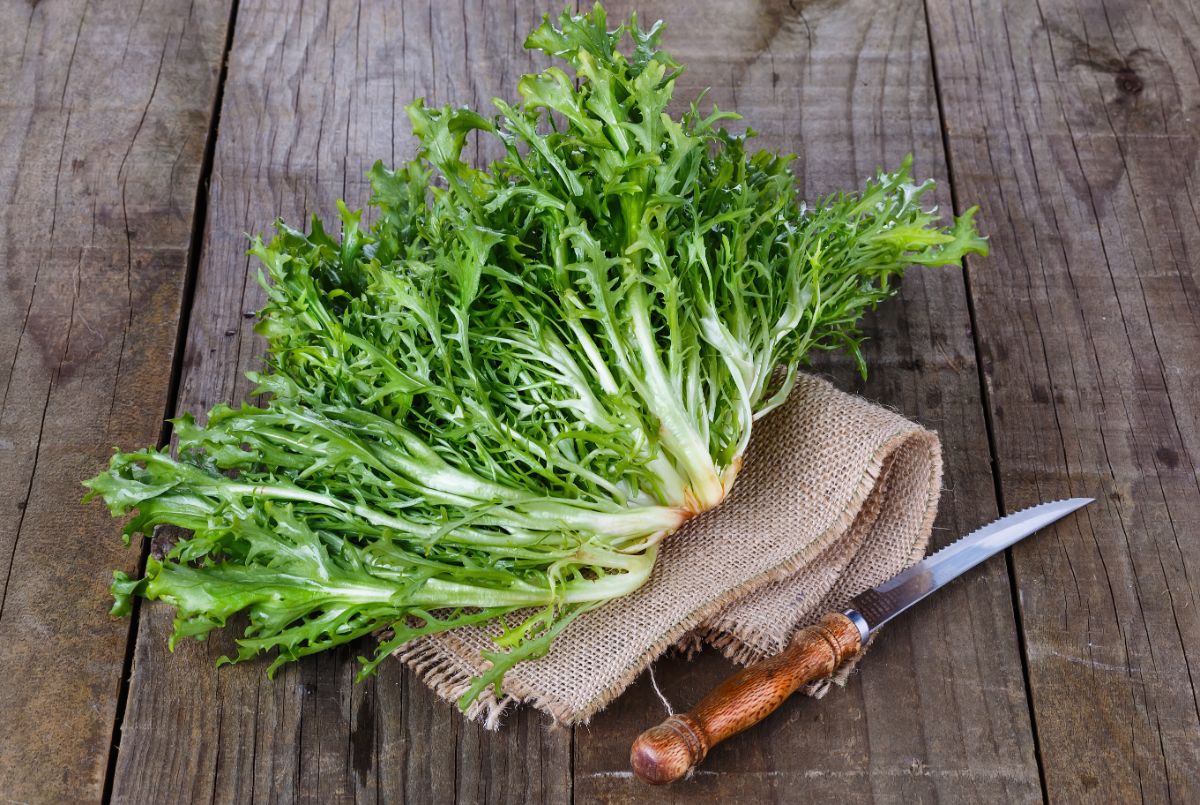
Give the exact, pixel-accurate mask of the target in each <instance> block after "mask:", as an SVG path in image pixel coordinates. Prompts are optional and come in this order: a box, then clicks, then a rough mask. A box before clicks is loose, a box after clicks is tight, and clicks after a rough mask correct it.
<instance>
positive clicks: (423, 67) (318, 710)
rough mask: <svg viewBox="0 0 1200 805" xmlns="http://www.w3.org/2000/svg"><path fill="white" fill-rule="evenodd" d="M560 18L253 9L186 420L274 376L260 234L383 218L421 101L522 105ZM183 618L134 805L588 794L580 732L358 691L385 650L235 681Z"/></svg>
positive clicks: (147, 720)
mask: <svg viewBox="0 0 1200 805" xmlns="http://www.w3.org/2000/svg"><path fill="white" fill-rule="evenodd" d="M555 5H557V4H555ZM540 16H541V11H540V10H536V9H534V8H532V7H531V6H529V5H527V4H522V5H521V6H519V7H515V6H514V5H513V4H511V3H484V2H465V3H427V2H405V3H399V4H391V3H382V2H378V3H367V2H363V3H354V2H333V3H331V4H325V3H302V4H292V3H285V2H242V3H241V4H240V5H239V9H238V16H237V26H236V31H235V35H234V40H233V45H232V49H231V52H230V57H229V68H228V79H227V82H226V85H225V90H224V102H223V105H222V110H221V118H220V132H219V138H218V141H217V148H216V156H215V161H214V168H213V175H212V183H211V193H210V197H209V214H208V221H207V231H206V232H205V233H204V247H203V252H202V258H201V264H200V270H199V275H198V277H197V284H196V293H195V299H194V302H193V306H192V315H191V326H190V328H189V331H188V334H187V347H186V351H185V355H184V371H183V377H182V382H181V389H180V396H179V406H178V407H179V410H181V411H183V410H190V411H199V412H202V411H205V410H207V409H208V408H210V407H211V406H212V405H214V404H216V403H218V402H222V401H233V400H240V399H242V398H244V397H245V395H246V394H248V393H249V391H250V384H249V383H248V382H247V381H246V380H245V379H244V377H243V373H244V372H245V371H247V370H248V369H253V368H256V367H258V366H259V365H260V363H259V361H260V356H261V354H262V352H263V348H264V344H263V342H262V341H261V340H260V339H259V338H258V337H257V336H255V335H254V333H253V329H252V328H253V325H254V319H253V314H254V311H256V310H257V309H258V308H259V307H260V306H261V303H262V292H261V290H260V289H259V288H258V286H257V285H256V283H255V282H254V279H253V268H252V266H251V263H250V261H249V259H248V258H247V256H246V254H245V251H246V247H247V242H246V239H245V234H244V233H246V232H261V231H265V230H267V229H268V228H269V227H270V225H271V222H272V221H273V220H274V219H275V218H276V217H282V218H284V219H285V220H287V221H289V222H290V223H292V224H295V225H306V223H307V217H308V216H309V215H311V214H312V213H318V214H320V215H321V216H322V217H324V218H325V220H327V221H328V220H330V219H334V220H336V215H337V213H336V208H335V206H334V203H335V200H336V199H338V198H345V199H346V200H347V202H348V203H349V204H350V205H351V206H358V205H362V204H364V203H365V202H366V199H367V195H368V191H369V188H368V185H367V183H366V180H365V178H364V174H365V172H366V171H367V169H368V168H369V167H370V166H371V164H372V163H373V162H374V161H375V160H376V159H383V160H385V161H387V162H393V163H394V162H395V161H396V160H399V159H404V158H407V157H409V156H411V154H412V153H413V151H414V150H415V141H414V140H413V139H412V138H411V137H410V135H409V131H410V129H409V124H408V119H407V117H406V115H405V112H404V109H403V106H404V104H406V103H408V102H409V101H410V100H412V99H414V98H416V97H419V96H425V97H426V98H427V99H428V100H429V102H430V103H431V104H432V103H437V104H441V103H451V104H471V105H474V106H477V107H483V106H485V105H486V104H487V103H488V101H489V99H490V97H491V96H492V95H497V94H504V95H506V96H511V95H512V94H513V93H514V92H515V86H516V81H517V78H518V77H519V75H520V74H521V73H522V72H527V71H528V70H529V68H530V64H531V62H530V61H529V57H528V56H527V55H526V54H525V53H524V51H523V50H522V48H521V42H522V41H523V39H524V37H525V35H526V33H528V31H529V30H530V29H531V28H532V27H533V26H534V25H535V24H536V22H537V21H538V20H539V19H540ZM473 147H474V146H473ZM475 153H477V152H475ZM483 156H485V157H486V156H496V154H495V153H492V154H484V155H483ZM170 620H171V614H170V610H169V608H167V607H164V606H157V605H148V606H146V607H145V608H144V609H143V617H142V619H141V629H140V631H139V634H138V638H137V645H136V654H135V659H134V668H133V679H132V682H131V685H130V692H129V707H128V711H127V715H126V718H125V724H124V731H123V737H122V743H121V749H120V753H119V755H118V763H117V769H116V777H115V782H114V788H113V794H114V799H115V800H117V801H122V802H168V801H193V800H206V801H208V800H212V801H219V802H233V801H243V800H247V801H248V800H267V801H277V800H284V801H311V802H322V803H326V802H349V801H413V802H449V801H454V800H459V801H467V802H501V801H514V802H536V801H550V802H561V801H563V800H564V799H566V798H568V797H569V791H570V745H571V734H570V732H569V731H558V732H548V731H546V729H545V725H544V723H543V721H542V719H541V718H539V717H537V716H535V715H532V714H530V713H523V714H520V715H518V716H516V717H514V718H512V719H510V723H509V724H508V725H507V726H506V728H505V730H504V732H502V733H499V734H490V733H485V732H484V731H483V730H482V729H481V728H478V727H475V726H473V725H469V724H467V723H465V722H464V721H463V719H462V717H461V716H460V715H459V714H458V712H457V711H456V710H455V709H454V708H453V706H452V705H448V704H446V703H444V702H442V701H440V700H438V699H436V698H435V697H434V696H433V694H432V693H430V692H429V691H428V690H427V689H426V688H425V687H424V686H423V685H421V684H420V683H419V682H418V681H416V679H415V678H414V677H413V676H411V675H410V674H408V673H406V672H404V671H403V669H401V668H400V667H399V663H385V664H384V667H383V669H382V671H381V673H380V674H379V676H378V677H377V678H375V679H373V680H370V681H368V682H366V683H363V684H359V685H355V684H354V683H353V681H352V679H353V675H354V673H355V671H356V670H357V667H358V663H357V662H356V660H355V657H356V656H357V655H358V654H360V653H366V652H369V651H370V650H371V646H370V645H369V644H367V643H364V644H362V645H361V646H355V647H352V648H351V649H346V650H341V651H337V652H333V653H327V654H322V655H318V656H315V657H311V658H309V659H307V660H306V661H304V662H301V663H296V664H293V665H291V666H288V667H286V668H285V669H282V670H281V671H280V673H279V674H278V675H277V676H276V679H275V681H274V682H271V681H269V680H267V679H266V677H265V674H264V670H265V665H264V664H262V663H257V664H254V663H251V664H245V665H240V666H235V667H226V668H222V669H221V670H220V671H218V670H216V669H215V668H214V664H215V661H216V659H217V658H218V657H220V656H221V655H222V654H225V653H228V652H230V650H231V647H232V636H231V635H220V636H214V637H213V638H211V639H210V641H209V642H208V643H195V642H191V641H188V642H186V643H184V644H181V645H180V646H179V648H178V649H177V650H176V652H175V654H174V655H170V654H169V653H168V652H167V649H166V637H167V634H168V633H169V631H170ZM165 725H171V726H170V728H167V727H165Z"/></svg>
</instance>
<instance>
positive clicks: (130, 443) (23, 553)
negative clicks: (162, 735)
mask: <svg viewBox="0 0 1200 805" xmlns="http://www.w3.org/2000/svg"><path fill="white" fill-rule="evenodd" d="M227 23H228V9H227V8H226V7H225V4H224V3H203V4H196V5H190V4H189V3H187V2H176V1H175V0H168V2H162V3H156V4H147V5H145V6H144V7H141V8H139V7H137V6H136V4H127V3H112V4H104V5H100V4H89V3H87V2H68V1H67V0H63V1H61V2H49V3H41V4H39V3H36V2H35V3H29V4H25V3H20V4H18V3H5V4H3V6H2V7H0V87H2V88H0V190H2V192H3V209H2V210H0V680H3V681H0V799H2V800H4V801H6V802H18V801H45V802H71V801H90V800H97V799H99V798H100V797H101V795H102V792H103V789H104V783H105V773H106V769H107V764H108V758H109V754H110V748H111V740H112V737H113V730H114V715H115V713H116V710H117V706H116V705H117V701H118V697H119V689H120V678H121V672H122V668H123V665H124V661H125V656H126V644H127V640H128V638H129V631H130V630H129V623H128V621H121V620H117V619H114V618H111V617H109V615H108V614H107V612H106V609H107V605H106V602H107V600H108V594H107V588H108V584H109V582H110V581H111V570H112V568H118V567H119V568H124V569H126V570H133V568H134V565H135V564H136V562H137V559H138V552H137V551H136V550H125V549H123V548H122V546H121V543H120V540H119V538H118V537H117V533H116V529H114V527H113V522H112V520H111V519H110V518H109V516H108V513H107V512H106V511H105V510H104V508H103V506H100V505H93V506H90V507H86V508H85V507H82V506H81V505H80V504H79V499H80V497H81V496H82V491H83V490H82V487H80V485H79V482H80V481H81V480H83V479H84V478H87V477H89V476H91V475H94V474H95V473H96V472H97V471H98V470H99V469H100V468H101V467H103V465H104V463H105V462H106V460H107V457H108V455H110V454H111V451H112V447H113V445H118V444H119V445H123V446H124V447H126V448H130V447H134V446H137V445H142V444H146V443H153V442H155V440H157V439H158V438H159V435H160V433H161V430H162V418H163V413H164V411H165V410H166V406H167V397H168V386H169V381H170V374H171V373H170V367H171V363H172V358H173V354H174V351H175V345H176V331H177V322H178V320H179V313H180V309H181V303H182V297H183V290H184V286H185V277H186V274H187V264H188V251H189V244H190V242H191V235H192V223H193V210H194V207H195V205H196V201H197V191H198V186H199V182H200V175H201V163H202V161H203V155H204V149H205V143H206V142H207V141H208V134H209V120H210V116H211V114H212V109H213V102H214V97H215V93H216V89H217V74H218V65H219V64H220V60H221V57H222V53H223V49H224V42H225V32H226V25H227Z"/></svg>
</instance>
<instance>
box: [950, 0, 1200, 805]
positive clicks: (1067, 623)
mask: <svg viewBox="0 0 1200 805" xmlns="http://www.w3.org/2000/svg"><path fill="white" fill-rule="evenodd" d="M1198 11H1200V8H1198V7H1197V4H1196V3H1194V2H1191V3H1166V2H1159V0H1151V2H1126V1H1125V0H1084V1H1083V2H1078V3H1075V2H1072V3H1067V2H1059V1H1058V0H1043V1H1042V2H1026V1H1025V0H1016V2H1011V3H984V2H971V3H951V2H933V3H930V18H931V27H932V32H933V40H934V51H935V54H936V60H937V72H938V76H939V80H940V86H941V90H942V101H943V104H944V109H945V115H946V128H947V131H948V133H949V146H950V152H951V157H952V160H951V162H952V165H953V168H954V181H955V186H956V189H957V191H958V193H959V194H960V195H961V197H962V198H967V199H978V200H980V201H981V202H982V203H983V205H984V209H985V212H986V215H987V220H988V221H989V222H990V224H991V231H992V234H993V241H992V243H993V256H992V258H991V260H990V261H989V262H988V263H987V264H986V265H982V266H976V265H972V267H971V288H972V294H973V298H974V306H975V310H976V312H977V324H978V332H979V337H980V342H981V349H982V353H981V354H982V355H983V358H984V369H985V373H986V380H987V388H988V395H989V398H990V409H991V415H992V419H993V422H994V434H995V442H996V447H997V456H998V466H999V474H1000V480H1001V483H1002V488H1003V496H1004V502H1005V504H1006V507H1007V508H1010V509H1017V508H1020V507H1023V506H1026V505H1029V504H1031V503H1034V502H1037V501H1039V500H1045V499H1049V498H1055V497H1060V496H1065V495H1068V494H1070V495H1089V496H1094V497H1096V498H1097V502H1096V504H1094V505H1093V506H1091V507H1089V508H1088V509H1087V510H1086V512H1084V514H1083V516H1081V517H1077V518H1075V519H1073V520H1072V521H1070V522H1068V523H1064V524H1063V525H1062V526H1060V527H1059V528H1056V529H1055V533H1053V534H1047V535H1044V536H1043V537H1042V538H1040V539H1036V540H1030V541H1028V542H1027V543H1022V545H1020V546H1018V548H1017V550H1015V551H1014V568H1015V573H1016V583H1017V586H1018V589H1019V593H1020V601H1021V616H1022V622H1023V624H1024V640H1025V644H1026V652H1027V654H1028V657H1029V676H1030V682H1031V691H1032V701H1033V705H1034V714H1035V721H1036V724H1037V732H1038V738H1039V743H1040V747H1041V755H1042V758H1043V761H1044V765H1045V777H1046V789H1047V792H1048V794H1049V797H1050V798H1051V799H1052V800H1058V801H1064V802H1083V801H1092V802H1118V801H1120V802H1129V801H1134V800H1139V799H1140V800H1148V801H1153V802H1167V801H1179V802H1196V801H1200V706H1198V704H1197V702H1198V698H1197V697H1198V691H1197V681H1198V680H1200V677H1197V670H1198V669H1200V609H1198V607H1197V606H1196V604H1197V593H1198V592H1200V542H1197V540H1196V539H1195V529H1196V526H1197V524H1198V523H1200V496H1198V495H1197V474H1196V468H1197V464H1198V462H1200V422H1198V420H1197V418H1198V417H1200V387H1198V386H1197V381H1196V378H1197V377H1200V351H1198V350H1197V348H1196V346H1197V344H1200V325H1198V320H1197V314H1198V312H1200V294H1198V291H1197V286H1196V265H1197V261H1198V256H1200V219H1198V217H1197V213H1196V206H1195V204H1196V202H1195V196H1196V192H1197V188H1198V181H1200V173H1198V163H1197V154H1198V153H1200V137H1198V136H1197V133H1196V125H1195V115H1196V109H1197V108H1198V106H1200V68H1198V66H1197V59H1196V43H1197V42H1200V15H1198Z"/></svg>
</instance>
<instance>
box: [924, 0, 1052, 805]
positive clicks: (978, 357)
mask: <svg viewBox="0 0 1200 805" xmlns="http://www.w3.org/2000/svg"><path fill="white" fill-rule="evenodd" d="M921 9H922V11H923V12H924V14H925V36H926V38H927V40H928V43H929V69H930V77H931V78H932V80H933V97H934V100H935V101H936V106H937V116H938V130H939V131H940V132H941V135H942V154H943V158H944V159H945V161H946V179H947V184H948V185H949V189H950V204H951V207H952V208H953V210H952V211H953V213H954V214H955V215H960V214H961V213H962V206H961V204H960V203H959V200H958V186H957V180H956V178H955V172H954V157H953V155H952V154H951V150H950V133H949V132H948V131H947V130H946V111H945V109H944V108H943V103H942V84H941V77H940V76H939V75H938V64H937V44H936V43H935V42H934V41H933V26H932V24H931V21H930V19H929V0H922V2H921ZM976 259H977V258H976V257H975V256H973V255H968V256H966V257H964V258H963V267H962V277H963V287H964V289H965V291H966V297H967V317H968V319H969V320H970V322H971V349H972V351H973V352H974V353H975V371H976V376H977V378H978V383H979V401H980V404H981V405H982V407H983V422H984V429H985V431H986V433H987V445H988V455H989V457H990V469H991V474H992V487H993V490H994V494H995V497H996V509H997V512H998V513H999V515H1000V516H1001V517H1003V516H1005V515H1006V514H1008V506H1007V505H1005V502H1004V487H1003V484H1002V483H1001V479H1000V454H999V452H998V450H997V448H996V425H995V422H994V420H993V417H992V399H991V393H990V392H989V390H988V385H987V379H986V376H985V370H984V366H983V354H982V350H981V348H980V337H979V319H978V317H977V315H976V313H975V296H974V293H973V291H972V289H971V264H972V263H973V262H974V261H975V260H976ZM1004 568H1005V572H1006V573H1007V574H1008V587H1009V591H1010V594H1009V598H1010V599H1011V601H1012V609H1013V619H1014V621H1015V622H1016V625H1017V630H1016V631H1017V648H1018V650H1019V653H1020V657H1021V681H1022V685H1023V687H1024V689H1025V707H1026V709H1027V710H1028V711H1029V729H1030V733H1031V737H1032V739H1033V758H1034V761H1035V762H1036V763H1037V772H1038V785H1039V786H1041V789H1042V802H1049V801H1050V796H1049V789H1048V788H1047V786H1046V769H1045V763H1044V759H1043V757H1042V744H1041V739H1040V738H1039V736H1038V725H1037V712H1036V711H1035V709H1034V706H1033V687H1032V686H1031V684H1030V671H1029V647H1028V645H1027V643H1028V641H1027V639H1026V637H1025V621H1024V619H1023V618H1022V616H1021V605H1020V600H1019V597H1018V596H1019V592H1020V591H1019V590H1018V588H1017V571H1016V568H1015V567H1014V566H1013V558H1012V549H1011V548H1009V549H1007V550H1005V551H1004Z"/></svg>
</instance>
